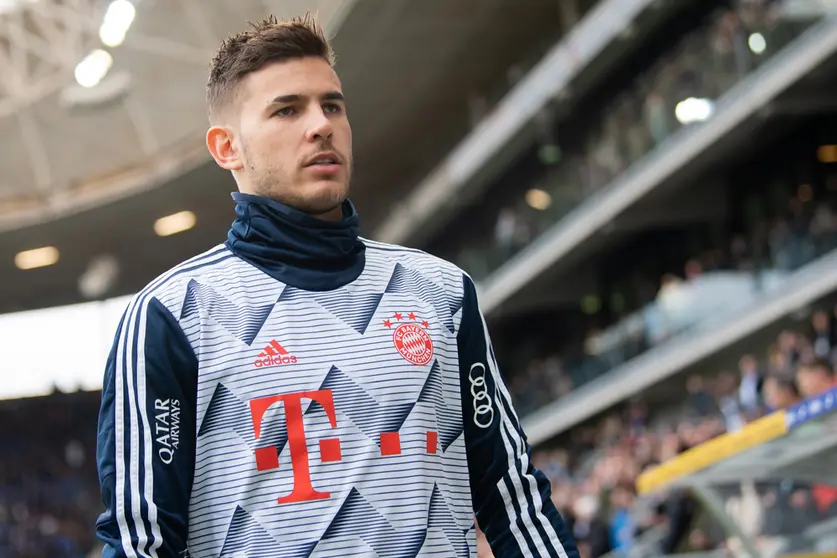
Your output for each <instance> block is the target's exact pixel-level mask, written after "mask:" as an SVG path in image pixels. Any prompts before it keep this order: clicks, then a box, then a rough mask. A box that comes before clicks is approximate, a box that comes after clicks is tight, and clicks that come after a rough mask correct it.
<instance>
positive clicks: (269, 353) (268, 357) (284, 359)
mask: <svg viewBox="0 0 837 558" xmlns="http://www.w3.org/2000/svg"><path fill="white" fill-rule="evenodd" d="M283 364H296V357H295V356H293V355H292V354H290V353H289V352H288V350H287V349H285V347H283V346H282V345H280V344H279V342H278V341H277V340H276V339H274V340H273V341H271V342H270V343H268V344H267V345H266V346H265V348H264V350H263V351H262V352H261V353H259V358H258V360H256V362H254V363H253V366H255V367H256V368H267V367H268V366H281V365H283Z"/></svg>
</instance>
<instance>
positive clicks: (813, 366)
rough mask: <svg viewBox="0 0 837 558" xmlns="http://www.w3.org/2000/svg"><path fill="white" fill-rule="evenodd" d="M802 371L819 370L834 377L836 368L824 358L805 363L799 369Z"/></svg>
mask: <svg viewBox="0 0 837 558" xmlns="http://www.w3.org/2000/svg"><path fill="white" fill-rule="evenodd" d="M799 369H800V370H812V371H813V370H819V371H820V372H823V373H825V375H826V376H828V377H832V376H834V368H833V367H832V366H831V362H829V361H828V359H825V358H822V357H816V358H813V359H811V360H809V361H807V362H804V363H802V364H801V365H800V367H799Z"/></svg>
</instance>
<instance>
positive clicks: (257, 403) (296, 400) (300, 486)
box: [250, 389, 340, 504]
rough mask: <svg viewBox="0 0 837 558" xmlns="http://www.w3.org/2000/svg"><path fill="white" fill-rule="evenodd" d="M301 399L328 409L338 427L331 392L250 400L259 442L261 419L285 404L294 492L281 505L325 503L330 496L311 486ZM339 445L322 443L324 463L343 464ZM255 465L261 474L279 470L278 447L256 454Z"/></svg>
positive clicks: (333, 426)
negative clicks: (278, 405)
mask: <svg viewBox="0 0 837 558" xmlns="http://www.w3.org/2000/svg"><path fill="white" fill-rule="evenodd" d="M302 399H311V400H312V401H316V402H317V403H319V404H320V405H322V407H323V409H325V412H326V415H328V420H329V422H330V423H331V427H332V428H336V427H337V418H336V416H335V414H334V397H333V396H332V393H331V390H330V389H322V390H318V391H302V392H297V393H286V394H284V395H270V396H268V397H260V398H258V399H252V400H250V414H251V415H252V417H253V428H254V429H255V434H256V439H257V440H258V439H259V437H260V436H261V430H262V428H261V426H262V417H264V414H265V412H266V411H267V409H268V407H270V406H271V405H273V404H274V403H276V402H279V401H284V402H285V421H286V423H287V427H288V446H289V447H290V448H291V467H292V468H293V472H294V488H293V490H292V491H291V493H290V494H288V495H287V496H282V497H280V498H279V503H280V504H288V503H291V502H305V501H308V500H322V499H325V498H328V497H329V496H331V494H330V493H328V492H318V491H316V490H314V487H313V486H312V485H311V468H310V464H309V461H308V445H307V443H306V440H305V424H304V422H303V420H302ZM339 444H340V442H339V440H337V439H330V440H320V453H321V456H322V459H323V461H340V445H339ZM256 465H257V467H258V469H259V471H264V470H267V469H275V468H277V467H279V456H278V454H277V450H276V447H275V446H271V447H267V448H259V449H257V450H256Z"/></svg>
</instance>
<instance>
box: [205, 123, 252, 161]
mask: <svg viewBox="0 0 837 558" xmlns="http://www.w3.org/2000/svg"><path fill="white" fill-rule="evenodd" d="M206 147H207V149H209V153H210V154H212V158H213V159H215V162H216V163H218V166H219V167H221V168H222V169H226V170H228V171H237V170H241V169H243V168H244V162H243V161H242V160H241V156H240V154H239V152H238V150H237V149H236V148H235V146H234V145H233V136H232V131H231V130H230V129H229V128H227V127H226V126H212V127H211V128H209V130H207V132H206Z"/></svg>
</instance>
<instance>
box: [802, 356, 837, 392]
mask: <svg viewBox="0 0 837 558" xmlns="http://www.w3.org/2000/svg"><path fill="white" fill-rule="evenodd" d="M796 381H797V383H798V384H799V392H800V393H801V394H802V397H812V396H814V395H819V394H820V393H823V392H825V391H828V390H829V389H831V388H833V387H835V385H837V384H835V382H834V369H833V368H832V367H831V363H830V362H829V361H828V360H826V359H824V358H815V359H813V360H811V361H810V362H806V363H804V364H800V365H799V369H798V370H797V372H796Z"/></svg>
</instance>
